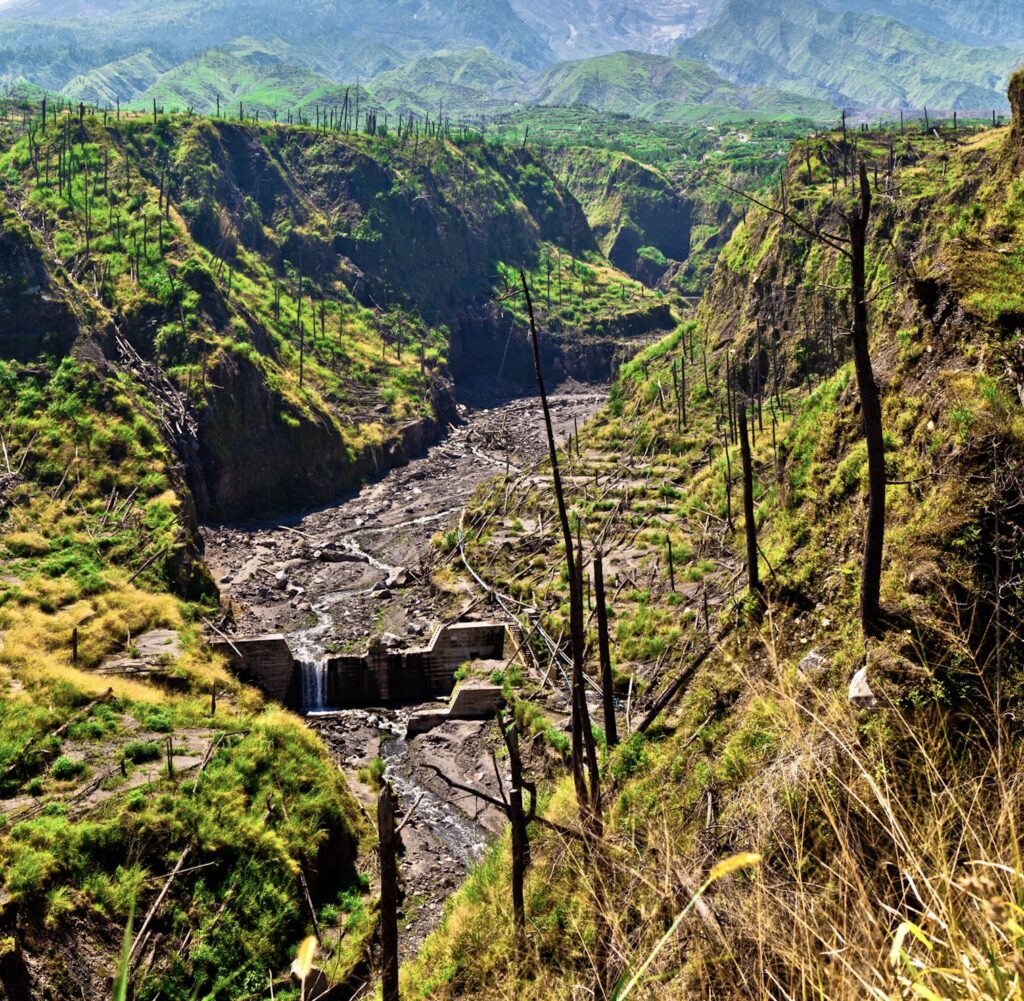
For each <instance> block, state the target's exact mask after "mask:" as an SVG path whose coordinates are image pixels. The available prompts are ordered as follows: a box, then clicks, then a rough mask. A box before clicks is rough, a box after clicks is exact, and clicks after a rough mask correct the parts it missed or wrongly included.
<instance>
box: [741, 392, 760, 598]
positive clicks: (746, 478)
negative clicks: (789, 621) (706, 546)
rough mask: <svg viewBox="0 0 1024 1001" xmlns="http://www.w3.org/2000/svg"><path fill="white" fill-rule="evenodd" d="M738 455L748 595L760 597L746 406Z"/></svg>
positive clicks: (742, 409)
mask: <svg viewBox="0 0 1024 1001" xmlns="http://www.w3.org/2000/svg"><path fill="white" fill-rule="evenodd" d="M739 429H740V455H741V456H742V459H743V521H744V527H743V530H744V533H745V535H746V539H747V580H748V582H749V586H750V593H751V594H752V595H754V596H755V597H758V598H759V597H760V595H761V579H760V575H759V573H758V565H757V522H756V521H755V520H754V463H753V460H752V458H751V454H750V433H749V431H748V429H747V407H746V404H744V403H741V404H740V405H739Z"/></svg>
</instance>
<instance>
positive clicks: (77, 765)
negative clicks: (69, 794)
mask: <svg viewBox="0 0 1024 1001" xmlns="http://www.w3.org/2000/svg"><path fill="white" fill-rule="evenodd" d="M84 771H85V762H84V761H72V760H71V758H69V757H68V756H67V755H66V754H62V755H61V756H60V757H59V758H58V759H57V760H56V761H55V762H54V763H53V764H52V765H51V766H50V774H51V775H52V776H53V777H54V778H55V779H56V780H57V781H58V782H68V781H70V780H71V779H74V778H77V777H78V776H79V775H81V774H82V772H84Z"/></svg>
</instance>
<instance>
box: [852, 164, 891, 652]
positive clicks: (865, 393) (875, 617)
mask: <svg viewBox="0 0 1024 1001" xmlns="http://www.w3.org/2000/svg"><path fill="white" fill-rule="evenodd" d="M870 220H871V184H870V182H869V181H868V169H867V165H866V164H865V163H864V161H863V160H861V163H860V204H859V205H858V206H857V208H856V209H854V211H853V212H852V213H851V215H850V218H849V226H850V244H851V256H852V277H853V282H852V286H851V289H850V297H851V300H852V301H851V306H852V309H853V363H854V368H855V369H856V372H857V387H858V389H859V391H860V402H861V411H862V413H863V419H864V438H865V440H866V441H867V446H868V520H867V527H866V529H865V532H864V562H863V564H862V568H861V580H860V617H861V625H862V626H863V629H864V632H865V634H867V635H875V634H877V632H878V630H879V626H880V622H881V617H882V613H881V604H880V594H881V581H882V553H883V550H884V548H885V487H886V476H885V439H884V436H883V432H882V401H881V397H880V395H879V392H878V383H877V382H875V372H874V368H873V367H872V364H871V347H870V340H869V330H868V302H867V236H868V223H869V222H870Z"/></svg>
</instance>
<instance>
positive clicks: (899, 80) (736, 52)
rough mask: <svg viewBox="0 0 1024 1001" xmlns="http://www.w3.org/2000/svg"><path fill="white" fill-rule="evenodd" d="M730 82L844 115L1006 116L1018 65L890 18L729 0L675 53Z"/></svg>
mask: <svg viewBox="0 0 1024 1001" xmlns="http://www.w3.org/2000/svg"><path fill="white" fill-rule="evenodd" d="M676 54H677V55H679V56H680V57H683V58H689V59H699V60H701V61H703V62H706V63H708V64H709V65H710V66H712V67H714V68H715V69H716V70H718V71H719V72H720V73H722V74H724V75H725V76H726V77H728V78H729V79H730V80H735V81H737V82H738V83H741V84H742V83H745V84H752V83H755V82H756V83H758V84H760V85H762V86H770V87H777V88H780V89H783V90H788V91H792V92H794V93H797V94H806V95H807V96H809V97H818V98H823V99H826V100H829V101H831V102H833V103H837V104H844V105H846V106H848V107H860V108H922V107H928V108H936V109H937V108H942V109H946V110H949V109H960V110H985V109H989V108H1000V109H1001V108H1005V107H1006V101H1005V97H1004V95H1005V87H1006V81H1007V79H1008V78H1009V75H1010V73H1011V72H1012V71H1013V70H1014V69H1015V68H1016V66H1017V64H1018V63H1019V61H1020V56H1019V53H1017V52H1015V51H1014V50H1012V49H1001V48H987V49H983V48H971V47H969V46H966V45H960V44H957V43H955V42H937V41H936V39H935V38H934V37H932V36H929V35H925V34H923V33H921V32H920V31H916V30H914V29H912V28H907V27H905V26H904V25H902V24H900V23H899V22H898V21H894V20H893V19H891V18H884V17H877V16H871V15H866V14H856V13H851V12H849V11H842V10H830V9H827V8H826V7H825V6H822V5H821V4H819V3H817V2H815V0H785V2H782V0H730V2H729V3H728V4H727V5H726V7H725V10H724V11H723V13H722V15H721V16H720V17H719V18H718V20H717V21H715V23H714V24H713V25H711V26H710V27H709V28H706V29H704V30H703V31H701V32H699V33H698V34H696V35H694V36H693V37H692V38H688V39H685V40H684V41H682V42H680V43H679V45H678V46H677V47H676Z"/></svg>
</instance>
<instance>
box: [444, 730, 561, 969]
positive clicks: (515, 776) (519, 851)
mask: <svg viewBox="0 0 1024 1001" xmlns="http://www.w3.org/2000/svg"><path fill="white" fill-rule="evenodd" d="M497 720H498V728H499V729H500V730H501V736H502V739H503V740H504V741H505V749H506V750H507V751H508V761H509V775H510V778H511V787H510V788H509V790H508V792H507V793H506V791H505V786H504V782H503V781H502V778H501V771H500V769H499V768H498V761H497V758H492V760H493V762H494V774H495V776H496V777H497V779H498V791H499V794H500V796H501V798H500V799H498V798H497V797H495V796H491V795H490V794H489V793H486V792H482V791H481V790H479V789H474V788H473V787H472V786H468V785H463V784H462V783H461V782H456V781H455V780H454V779H452V778H449V777H448V776H447V775H445V774H444V772H442V771H441V769H440V768H438V767H437V766H436V765H428V766H427V767H428V768H430V770H431V771H433V772H434V773H435V774H436V775H437V776H438V777H439V778H440V779H441V780H442V781H443V782H444V783H445V784H446V785H447V786H448V787H449V789H458V790H459V791H460V792H465V793H469V795H470V796H474V797H475V798H476V799H479V800H481V801H482V802H484V803H489V804H490V805H491V806H494V807H497V808H498V809H499V810H501V811H502V813H504V814H505V816H506V817H507V818H508V823H509V828H510V830H511V834H512V912H513V915H514V921H515V941H516V956H517V958H518V959H519V960H522V959H523V958H524V956H525V954H526V872H527V870H528V869H529V867H530V833H529V828H530V824H531V823H533V821H534V820H536V819H537V786H536V783H534V782H528V781H527V780H526V778H525V774H524V772H523V758H522V754H521V752H520V748H519V730H518V729H517V727H516V723H515V721H514V720H509V721H506V719H505V716H504V714H503V713H502V712H501V711H500V710H499V711H498V717H497ZM526 796H529V805H527V804H526ZM542 823H545V824H546V825H547V826H549V827H552V828H553V829H555V830H558V831H560V832H562V833H567V832H566V831H565V829H564V828H561V827H559V826H557V825H554V824H550V823H547V822H546V821H542Z"/></svg>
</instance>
